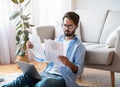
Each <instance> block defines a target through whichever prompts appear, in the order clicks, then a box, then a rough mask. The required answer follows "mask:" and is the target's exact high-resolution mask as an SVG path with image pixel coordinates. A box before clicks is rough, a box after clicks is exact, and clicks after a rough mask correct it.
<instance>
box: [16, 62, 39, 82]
mask: <svg viewBox="0 0 120 87" xmlns="http://www.w3.org/2000/svg"><path fill="white" fill-rule="evenodd" d="M16 64H17V65H18V66H19V67H20V69H21V70H22V72H23V73H24V74H28V75H29V76H31V77H32V78H35V79H38V80H40V79H41V77H40V75H39V73H38V71H37V70H36V68H35V66H34V65H33V64H30V63H26V62H22V61H16Z"/></svg>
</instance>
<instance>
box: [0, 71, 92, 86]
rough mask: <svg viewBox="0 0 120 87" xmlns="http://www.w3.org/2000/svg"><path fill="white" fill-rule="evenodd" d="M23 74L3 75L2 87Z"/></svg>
mask: <svg viewBox="0 0 120 87" xmlns="http://www.w3.org/2000/svg"><path fill="white" fill-rule="evenodd" d="M21 74H22V73H18V72H17V73H12V74H9V75H4V76H1V77H2V78H4V81H3V82H0V87H1V86H3V85H4V84H7V83H10V82H12V81H13V80H15V79H16V78H17V77H18V76H20V75H21ZM79 85H80V87H92V86H86V85H83V84H79Z"/></svg>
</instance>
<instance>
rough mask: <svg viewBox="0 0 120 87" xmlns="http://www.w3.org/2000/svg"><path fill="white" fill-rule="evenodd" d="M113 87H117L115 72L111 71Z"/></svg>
mask: <svg viewBox="0 0 120 87" xmlns="http://www.w3.org/2000/svg"><path fill="white" fill-rule="evenodd" d="M110 75H111V83H112V87H115V72H113V71H110Z"/></svg>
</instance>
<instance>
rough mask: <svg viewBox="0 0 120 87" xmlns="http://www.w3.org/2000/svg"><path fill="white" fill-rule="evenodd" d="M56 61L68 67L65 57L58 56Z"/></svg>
mask: <svg viewBox="0 0 120 87" xmlns="http://www.w3.org/2000/svg"><path fill="white" fill-rule="evenodd" d="M58 59H59V60H60V61H61V62H62V64H64V65H66V66H68V65H69V63H70V62H69V60H68V58H67V57H65V56H59V57H58Z"/></svg>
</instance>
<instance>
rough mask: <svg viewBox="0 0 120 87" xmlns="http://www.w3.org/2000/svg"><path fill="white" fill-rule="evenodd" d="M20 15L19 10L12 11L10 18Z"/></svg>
mask: <svg viewBox="0 0 120 87" xmlns="http://www.w3.org/2000/svg"><path fill="white" fill-rule="evenodd" d="M19 15H20V12H19V11H14V12H13V13H12V15H11V16H10V20H14V19H15V18H17V17H18V16H19Z"/></svg>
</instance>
